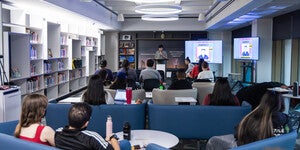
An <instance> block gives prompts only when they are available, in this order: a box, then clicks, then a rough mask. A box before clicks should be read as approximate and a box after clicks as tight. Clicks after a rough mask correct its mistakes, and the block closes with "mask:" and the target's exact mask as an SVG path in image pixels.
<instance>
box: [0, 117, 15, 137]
mask: <svg viewBox="0 0 300 150" xmlns="http://www.w3.org/2000/svg"><path fill="white" fill-rule="evenodd" d="M18 123H19V120H15V121H9V122H2V123H0V133H4V134H8V135H11V136H13V135H14V132H15V128H16V126H17V124H18Z"/></svg>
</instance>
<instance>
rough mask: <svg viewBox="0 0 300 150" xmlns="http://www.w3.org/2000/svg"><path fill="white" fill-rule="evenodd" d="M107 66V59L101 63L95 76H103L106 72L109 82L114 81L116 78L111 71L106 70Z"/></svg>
mask: <svg viewBox="0 0 300 150" xmlns="http://www.w3.org/2000/svg"><path fill="white" fill-rule="evenodd" d="M106 66H107V61H106V60H105V59H103V60H101V61H100V69H98V70H96V72H95V74H98V75H103V73H102V71H103V70H105V71H106V73H107V75H106V79H105V80H107V81H113V79H114V77H113V73H112V71H111V70H110V69H108V68H106Z"/></svg>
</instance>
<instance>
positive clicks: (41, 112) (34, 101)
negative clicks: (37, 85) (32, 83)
mask: <svg viewBox="0 0 300 150" xmlns="http://www.w3.org/2000/svg"><path fill="white" fill-rule="evenodd" d="M47 104H48V99H47V97H46V96H45V95H41V94H30V95H26V96H25V97H24V99H23V103H22V110H21V117H20V120H19V123H18V125H17V126H16V129H15V133H14V134H15V136H16V137H17V138H20V139H23V140H27V141H32V142H36V143H39V144H44V145H52V146H54V145H55V144H54V134H55V132H54V130H53V129H52V128H51V127H49V126H44V125H42V124H41V121H42V118H43V117H44V116H45V113H46V108H47Z"/></svg>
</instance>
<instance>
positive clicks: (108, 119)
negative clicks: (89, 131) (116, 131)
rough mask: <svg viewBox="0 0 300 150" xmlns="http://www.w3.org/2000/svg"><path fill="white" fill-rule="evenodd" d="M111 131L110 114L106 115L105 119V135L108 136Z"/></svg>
mask: <svg viewBox="0 0 300 150" xmlns="http://www.w3.org/2000/svg"><path fill="white" fill-rule="evenodd" d="M112 133H113V123H112V118H111V116H107V120H106V137H110V136H111V135H112Z"/></svg>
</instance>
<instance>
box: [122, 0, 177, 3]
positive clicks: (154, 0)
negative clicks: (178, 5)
mask: <svg viewBox="0 0 300 150" xmlns="http://www.w3.org/2000/svg"><path fill="white" fill-rule="evenodd" d="M128 1H132V2H136V3H167V2H174V1H176V0H128Z"/></svg>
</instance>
